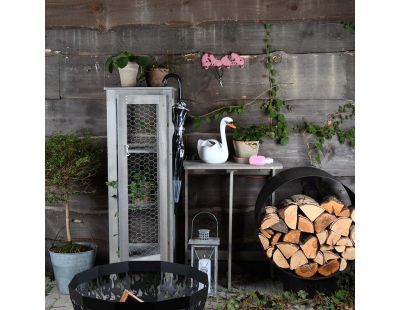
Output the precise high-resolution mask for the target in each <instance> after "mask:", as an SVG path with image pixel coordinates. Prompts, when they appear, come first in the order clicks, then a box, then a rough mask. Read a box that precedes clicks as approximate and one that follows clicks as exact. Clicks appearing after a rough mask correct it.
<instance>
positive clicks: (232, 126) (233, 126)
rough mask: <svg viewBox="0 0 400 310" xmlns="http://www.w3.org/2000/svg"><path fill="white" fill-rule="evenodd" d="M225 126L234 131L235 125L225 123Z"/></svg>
mask: <svg viewBox="0 0 400 310" xmlns="http://www.w3.org/2000/svg"><path fill="white" fill-rule="evenodd" d="M226 126H229V127H231V128H233V129H235V128H236V126H235V125H233V123H226Z"/></svg>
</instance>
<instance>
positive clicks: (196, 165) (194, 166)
mask: <svg viewBox="0 0 400 310" xmlns="http://www.w3.org/2000/svg"><path fill="white" fill-rule="evenodd" d="M183 167H184V168H185V169H186V170H271V169H282V168H283V165H282V163H281V162H279V161H277V160H274V162H273V163H272V164H265V165H262V166H253V165H250V164H239V163H236V162H233V161H227V162H225V163H223V164H207V163H205V162H202V161H200V160H185V161H184V162H183Z"/></svg>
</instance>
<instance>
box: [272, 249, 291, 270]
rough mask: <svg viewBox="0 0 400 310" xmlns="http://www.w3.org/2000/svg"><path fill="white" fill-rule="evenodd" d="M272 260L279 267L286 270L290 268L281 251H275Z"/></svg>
mask: <svg viewBox="0 0 400 310" xmlns="http://www.w3.org/2000/svg"><path fill="white" fill-rule="evenodd" d="M272 260H273V261H274V263H275V264H276V265H277V266H278V267H281V268H284V269H287V268H289V263H288V262H287V260H286V258H285V256H283V254H282V252H281V251H280V250H279V249H276V250H275V252H274V255H273V257H272Z"/></svg>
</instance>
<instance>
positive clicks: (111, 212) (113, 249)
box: [107, 90, 119, 263]
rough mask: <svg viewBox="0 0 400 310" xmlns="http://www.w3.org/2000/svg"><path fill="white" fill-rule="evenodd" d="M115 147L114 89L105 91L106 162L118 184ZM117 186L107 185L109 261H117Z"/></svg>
mask: <svg viewBox="0 0 400 310" xmlns="http://www.w3.org/2000/svg"><path fill="white" fill-rule="evenodd" d="M117 154H118V148H117V97H116V95H115V92H114V91H111V90H108V91H107V159H108V160H107V163H108V182H113V181H116V182H117V184H118V169H117V162H118V156H117ZM118 201H119V199H118V188H113V187H111V186H108V231H109V233H108V242H109V257H110V263H115V262H118V261H119V257H118V256H119V255H118V254H119V253H118V252H119V246H118V237H119V230H118V216H119V214H118Z"/></svg>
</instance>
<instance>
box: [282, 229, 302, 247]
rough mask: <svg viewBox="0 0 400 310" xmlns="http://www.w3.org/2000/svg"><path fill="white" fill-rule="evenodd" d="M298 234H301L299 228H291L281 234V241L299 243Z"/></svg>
mask: <svg viewBox="0 0 400 310" xmlns="http://www.w3.org/2000/svg"><path fill="white" fill-rule="evenodd" d="M300 234H301V231H300V230H291V231H289V232H288V233H287V234H286V235H284V236H283V241H284V242H290V243H295V244H299V241H300Z"/></svg>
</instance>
